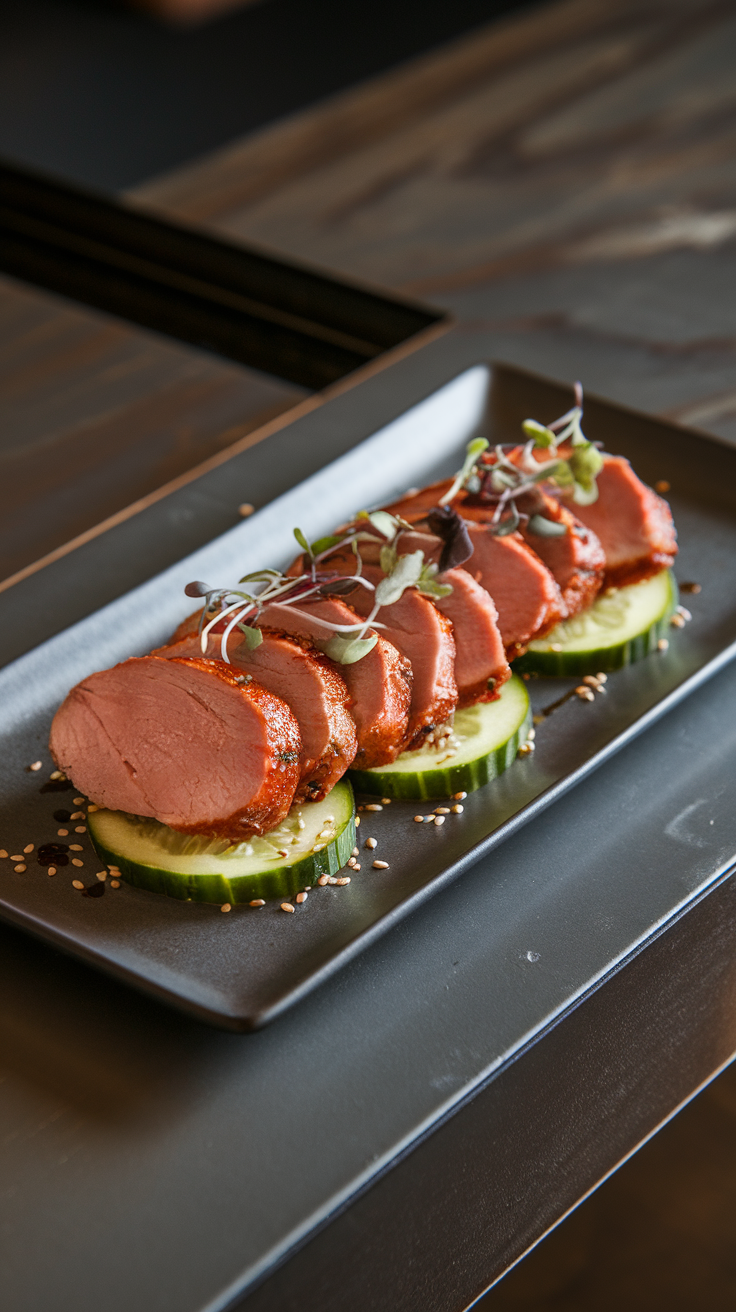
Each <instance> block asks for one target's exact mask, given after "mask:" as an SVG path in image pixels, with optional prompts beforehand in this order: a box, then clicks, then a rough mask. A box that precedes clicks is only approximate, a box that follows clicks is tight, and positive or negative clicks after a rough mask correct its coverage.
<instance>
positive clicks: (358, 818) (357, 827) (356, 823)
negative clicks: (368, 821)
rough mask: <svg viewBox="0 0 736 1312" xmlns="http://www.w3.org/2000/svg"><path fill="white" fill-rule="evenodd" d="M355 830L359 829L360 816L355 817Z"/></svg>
mask: <svg viewBox="0 0 736 1312" xmlns="http://www.w3.org/2000/svg"><path fill="white" fill-rule="evenodd" d="M355 828H356V829H359V828H360V816H359V815H356V817H355Z"/></svg>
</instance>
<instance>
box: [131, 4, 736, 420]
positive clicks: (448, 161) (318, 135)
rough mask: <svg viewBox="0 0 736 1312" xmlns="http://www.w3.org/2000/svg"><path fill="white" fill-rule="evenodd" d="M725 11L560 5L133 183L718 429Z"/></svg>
mask: <svg viewBox="0 0 736 1312" xmlns="http://www.w3.org/2000/svg"><path fill="white" fill-rule="evenodd" d="M735 66H736V4H734V3H733V0H725V2H724V0H720V2H714V0H711V2H710V3H709V2H707V0H705V2H704V0H563V3H560V4H555V5H548V6H544V7H542V8H540V9H539V10H538V11H536V12H532V13H531V14H530V13H527V14H524V15H522V16H521V17H515V18H513V19H511V20H507V21H504V22H502V23H495V24H492V25H490V26H489V27H488V28H487V29H485V30H482V31H480V32H479V33H474V34H473V35H472V36H470V37H468V38H465V39H463V40H461V41H459V42H456V43H455V44H454V45H452V46H450V47H447V48H445V49H443V50H442V51H440V52H438V53H435V54H432V55H430V56H426V57H424V58H422V59H419V60H417V61H415V62H414V63H412V64H410V65H407V66H405V67H404V68H402V69H399V70H397V71H395V72H392V73H390V74H388V75H387V76H384V77H383V78H381V79H378V80H376V81H375V82H373V83H371V84H369V85H368V86H366V87H362V88H358V89H356V90H352V91H350V92H348V93H346V94H343V95H340V96H338V97H335V98H334V99H332V100H331V101H328V102H326V103H325V104H323V105H321V106H318V107H317V108H315V109H313V110H310V111H308V112H307V113H302V114H300V115H298V116H296V117H294V118H292V119H289V120H285V121H283V122H282V123H280V124H277V125H275V126H273V127H270V128H268V129H266V130H265V131H262V132H260V133H257V134H254V135H252V136H250V137H249V138H247V139H245V140H244V141H242V142H238V143H235V144H234V145H233V146H231V147H229V148H228V149H226V150H224V151H221V152H219V153H218V154H216V155H213V156H211V157H210V158H208V159H206V160H204V161H202V162H201V163H198V164H196V165H194V166H192V167H190V168H188V169H184V170H180V171H179V172H177V173H176V174H173V175H171V176H169V177H168V178H164V179H160V180H158V181H154V182H153V183H151V184H149V185H148V186H146V187H144V188H141V189H139V190H138V192H137V193H136V195H137V197H138V199H139V200H141V201H142V202H145V203H146V204H151V205H155V206H159V207H162V208H164V209H165V210H166V211H167V212H169V213H174V214H177V215H181V216H183V217H185V218H188V219H197V220H199V221H203V222H207V223H209V224H211V225H213V226H214V227H215V228H216V229H217V230H219V231H224V232H227V233H228V234H230V235H231V236H235V237H241V238H243V239H245V240H248V241H255V242H259V243H262V244H264V245H265V246H267V247H270V248H276V249H277V250H278V251H281V252H285V253H288V254H289V255H291V256H297V257H299V258H302V259H308V260H313V261H317V262H319V263H322V264H328V265H329V266H330V267H332V268H335V269H338V270H340V271H343V272H345V273H349V274H350V275H351V276H353V277H355V276H358V277H365V278H368V279H370V280H372V281H375V282H379V283H383V284H385V285H388V286H392V287H395V288H401V289H402V290H404V291H411V292H412V293H414V294H421V295H423V296H428V297H430V298H431V299H432V300H433V301H435V302H439V303H442V304H444V305H446V306H447V307H448V308H450V309H452V310H453V311H454V312H455V313H456V314H457V315H458V316H459V318H460V321H461V330H462V331H464V332H470V333H475V334H477V335H478V338H479V344H480V340H481V338H482V339H483V347H482V349H484V350H487V351H492V352H493V353H495V354H498V355H501V356H502V357H505V358H508V359H511V360H513V361H515V362H517V363H522V364H528V365H529V366H530V367H533V368H537V369H539V370H540V371H542V372H548V373H550V372H560V373H563V374H564V373H567V375H568V376H571V375H575V374H579V375H580V376H583V377H584V378H585V379H586V380H587V381H588V382H589V384H590V385H591V386H594V387H595V388H596V390H598V391H605V392H607V393H608V394H609V395H612V396H614V397H616V399H620V400H624V401H628V402H630V403H631V404H633V405H636V406H641V407H643V408H646V409H649V410H652V411H654V412H659V413H667V414H669V415H673V416H674V417H680V418H683V419H688V418H690V417H691V416H692V415H693V414H695V415H698V416H701V418H700V419H699V420H698V422H699V423H701V424H703V425H704V426H707V427H709V428H712V429H715V431H718V432H722V433H723V434H724V435H725V436H733V437H736V422H734V417H735V415H736V403H734V388H735V385H736V351H735V348H736V331H735V330H734V321H733V316H732V311H731V298H730V296H728V294H727V293H726V287H727V286H728V285H729V283H730V282H732V279H733V274H734V271H735V270H734V263H735V262H736V254H735V246H734V239H735V238H736V168H734V163H735V161H736V81H735V80H734V77H733V69H734V67H735Z"/></svg>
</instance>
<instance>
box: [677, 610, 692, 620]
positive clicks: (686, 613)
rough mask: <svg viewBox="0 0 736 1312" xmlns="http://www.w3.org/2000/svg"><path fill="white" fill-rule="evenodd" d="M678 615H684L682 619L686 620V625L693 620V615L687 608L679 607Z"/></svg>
mask: <svg viewBox="0 0 736 1312" xmlns="http://www.w3.org/2000/svg"><path fill="white" fill-rule="evenodd" d="M677 613H678V615H682V618H683V619H684V621H685V623H686V624H687V622H688V620H691V619H692V615H691V614H690V611H689V610H688V608H687V606H678V607H677Z"/></svg>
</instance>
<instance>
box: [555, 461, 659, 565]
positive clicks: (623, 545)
mask: <svg viewBox="0 0 736 1312" xmlns="http://www.w3.org/2000/svg"><path fill="white" fill-rule="evenodd" d="M597 483H598V500H597V501H594V502H593V504H592V505H591V506H576V508H575V510H576V514H577V515H578V517H579V518H580V519H581V520H582V521H583V523H584V524H585V525H586V527H587V528H589V529H592V531H593V532H594V533H595V534H597V536H598V538H599V539H600V543H601V546H602V547H603V550H604V552H605V556H606V576H605V586H606V587H609V588H623V587H625V586H626V585H627V584H629V583H638V582H640V581H641V580H642V579H647V578H651V576H652V575H653V574H658V573H659V572H660V570H663V569H669V568H670V566H672V565H673V564H674V561H675V556H676V555H677V533H676V531H675V525H674V523H673V520H672V511H671V510H670V508H669V505H668V504H667V502H666V501H665V500H664V498H663V497H660V496H658V495H657V493H656V492H653V491H652V489H651V488H650V487H647V485H646V483H642V481H641V479H640V478H638V477H637V475H636V474H635V473H634V471H633V469H632V468H631V465H630V464H629V462H628V460H626V459H625V458H624V456H608V455H604V457H603V468H602V470H601V472H600V473H599V475H598V478H597Z"/></svg>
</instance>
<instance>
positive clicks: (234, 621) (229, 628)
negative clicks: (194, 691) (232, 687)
mask: <svg viewBox="0 0 736 1312" xmlns="http://www.w3.org/2000/svg"><path fill="white" fill-rule="evenodd" d="M251 610H253V606H245V607H244V608H243V609H242V610H241V611H240V612H239V613H238V614H237V615H234V616H233V618H232V619H231V621H230V623H229V624H228V626H227V628H226V629H225V630H224V632H223V635H222V638H221V640H220V652H221V653H222V659H223V660H224V661H227V663H228V665H229V664H230V657H229V656H228V654H227V640H228V638H229V637H230V634H231V633H232V631H233V629H234V628H235V625H236V624H240V622H241V620H243V619H244V618H245V616H246V615H247V614H248V612H249V611H251Z"/></svg>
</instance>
